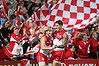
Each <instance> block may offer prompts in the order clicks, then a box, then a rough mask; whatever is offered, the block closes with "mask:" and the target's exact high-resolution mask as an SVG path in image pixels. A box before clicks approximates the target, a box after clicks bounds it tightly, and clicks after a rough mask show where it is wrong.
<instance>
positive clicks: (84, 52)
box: [78, 34, 89, 58]
mask: <svg viewBox="0 0 99 66" xmlns="http://www.w3.org/2000/svg"><path fill="white" fill-rule="evenodd" d="M80 39H81V40H80V42H79V50H78V53H79V56H80V58H85V57H86V58H88V46H89V42H88V41H87V35H86V34H81V35H80Z"/></svg>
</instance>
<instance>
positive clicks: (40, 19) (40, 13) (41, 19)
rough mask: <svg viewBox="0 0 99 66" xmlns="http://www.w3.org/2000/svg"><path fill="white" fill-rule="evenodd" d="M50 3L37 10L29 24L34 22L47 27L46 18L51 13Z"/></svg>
mask: <svg viewBox="0 0 99 66" xmlns="http://www.w3.org/2000/svg"><path fill="white" fill-rule="evenodd" d="M50 2H51V1H49V3H46V4H45V5H43V6H42V7H41V8H40V9H39V10H37V11H36V12H35V13H34V14H33V15H32V16H31V17H30V18H29V19H28V20H27V22H34V23H36V24H37V25H46V19H45V18H46V16H47V15H48V13H49V10H50V9H49V7H50V5H51V4H50Z"/></svg>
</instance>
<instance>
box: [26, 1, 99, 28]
mask: <svg viewBox="0 0 99 66" xmlns="http://www.w3.org/2000/svg"><path fill="white" fill-rule="evenodd" d="M49 3H51V1H50V2H49ZM49 6H50V5H49V4H48V3H47V4H45V5H43V6H42V7H41V9H39V10H38V11H37V12H35V14H34V15H32V16H31V17H30V18H29V19H28V20H27V21H29V22H32V21H34V22H35V23H36V24H38V25H48V26H52V27H53V26H54V24H55V21H57V20H62V21H63V23H64V25H63V28H65V29H66V30H68V29H73V28H78V29H81V28H84V27H86V26H87V25H89V24H92V23H93V22H94V21H95V18H96V16H97V14H98V13H99V0H57V2H56V4H54V5H53V7H52V8H51V9H49ZM46 20H47V21H46Z"/></svg>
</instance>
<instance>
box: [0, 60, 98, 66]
mask: <svg viewBox="0 0 99 66" xmlns="http://www.w3.org/2000/svg"><path fill="white" fill-rule="evenodd" d="M0 66H20V61H19V60H18V61H12V60H11V61H3V60H1V61H0ZM30 66H38V64H37V62H36V60H30ZM63 66H99V59H82V60H81V59H79V60H64V62H63Z"/></svg>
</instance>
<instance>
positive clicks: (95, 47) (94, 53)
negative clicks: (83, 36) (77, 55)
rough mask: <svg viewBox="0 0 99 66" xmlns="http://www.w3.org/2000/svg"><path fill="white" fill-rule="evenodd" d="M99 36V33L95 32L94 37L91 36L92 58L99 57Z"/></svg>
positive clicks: (90, 55)
mask: <svg viewBox="0 0 99 66" xmlns="http://www.w3.org/2000/svg"><path fill="white" fill-rule="evenodd" d="M97 37H99V34H98V33H96V32H94V33H92V38H90V39H89V40H90V54H89V57H90V58H94V59H97V50H98V46H99V40H98V39H97Z"/></svg>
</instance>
